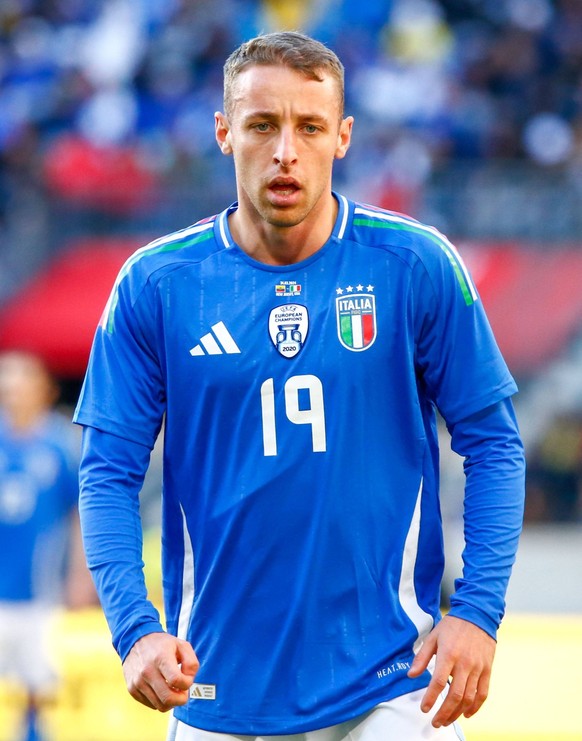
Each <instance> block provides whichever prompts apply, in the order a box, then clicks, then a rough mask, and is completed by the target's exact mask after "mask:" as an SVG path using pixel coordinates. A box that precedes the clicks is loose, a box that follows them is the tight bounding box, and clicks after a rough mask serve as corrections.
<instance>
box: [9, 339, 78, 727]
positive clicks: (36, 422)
mask: <svg viewBox="0 0 582 741" xmlns="http://www.w3.org/2000/svg"><path fill="white" fill-rule="evenodd" d="M56 399H57V386H56V384H55V382H54V380H53V378H52V377H51V376H50V374H49V373H48V371H47V369H46V368H45V366H44V364H43V363H42V362H41V361H40V360H39V359H38V358H37V357H35V356H33V355H29V354H27V353H23V352H17V351H14V352H7V353H4V354H3V355H1V356H0V410H1V415H0V558H1V560H2V568H1V569H0V676H2V677H7V678H10V679H12V680H14V681H16V682H18V683H19V684H20V685H21V686H22V687H23V688H24V690H25V691H26V697H27V707H26V727H25V732H24V738H25V739H26V741H39V739H41V729H40V727H39V722H38V717H37V716H38V712H39V709H41V707H42V705H43V703H45V702H46V701H48V700H50V699H51V698H52V695H53V694H54V691H55V688H56V682H57V675H56V672H55V668H54V666H53V662H52V658H51V656H50V650H49V647H48V645H47V638H48V634H49V631H50V628H51V622H52V618H53V617H54V612H55V608H56V606H57V605H58V604H59V603H60V602H62V601H63V600H65V599H68V598H69V597H72V599H73V600H75V601H76V600H77V599H81V598H82V595H81V594H78V593H77V592H76V589H75V587H74V586H73V585H72V584H71V583H69V586H70V587H71V591H70V592H69V594H66V593H65V591H66V583H67V582H66V574H67V573H68V574H69V575H70V576H71V578H76V579H77V578H78V577H79V575H80V574H81V573H82V572H81V570H79V568H78V563H80V560H79V555H80V553H81V549H80V548H79V547H77V548H76V549H75V545H76V543H78V544H79V545H80V534H79V526H78V514H77V508H76V505H77V499H78V478H77V467H78V461H79V456H78V450H77V449H78V447H79V446H78V440H77V436H76V435H75V434H74V429H72V427H71V424H70V422H69V421H67V418H66V416H64V415H63V414H60V413H58V412H56V411H54V410H53V405H54V403H55V402H56ZM75 537H76V541H75ZM71 554H76V555H77V565H74V564H73V558H72V556H71ZM83 568H84V566H83ZM73 573H74V574H75V577H73V576H72V575H73ZM80 583H81V582H77V585H79V584H80ZM86 586H87V582H86V583H85V585H84V586H83V587H82V589H84V590H86Z"/></svg>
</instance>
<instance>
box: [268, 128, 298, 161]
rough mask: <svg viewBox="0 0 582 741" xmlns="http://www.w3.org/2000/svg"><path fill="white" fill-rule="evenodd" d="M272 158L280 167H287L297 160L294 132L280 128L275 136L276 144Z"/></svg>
mask: <svg viewBox="0 0 582 741" xmlns="http://www.w3.org/2000/svg"><path fill="white" fill-rule="evenodd" d="M273 159H274V160H275V162H276V163H277V164H278V165H281V167H289V166H290V165H292V164H293V163H294V162H296V161H297V147H296V141H295V133H294V132H292V131H289V130H287V129H282V130H281V132H280V134H279V137H278V138H277V145H276V147H275V152H274V154H273Z"/></svg>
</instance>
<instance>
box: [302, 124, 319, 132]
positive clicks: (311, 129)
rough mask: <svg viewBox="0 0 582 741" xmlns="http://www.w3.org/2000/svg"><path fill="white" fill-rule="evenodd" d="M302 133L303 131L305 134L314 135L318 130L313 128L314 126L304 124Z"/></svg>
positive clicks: (315, 127)
mask: <svg viewBox="0 0 582 741" xmlns="http://www.w3.org/2000/svg"><path fill="white" fill-rule="evenodd" d="M303 131H305V133H306V134H316V133H317V132H318V131H319V129H318V128H317V126H315V124H305V126H304V127H303Z"/></svg>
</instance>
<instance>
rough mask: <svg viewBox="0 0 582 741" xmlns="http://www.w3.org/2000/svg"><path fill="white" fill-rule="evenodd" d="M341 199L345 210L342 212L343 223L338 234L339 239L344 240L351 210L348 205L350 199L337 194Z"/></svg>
mask: <svg viewBox="0 0 582 741" xmlns="http://www.w3.org/2000/svg"><path fill="white" fill-rule="evenodd" d="M336 195H337V197H338V198H339V201H340V203H341V206H342V208H343V212H342V223H341V225H340V228H339V231H338V233H337V236H338V239H343V238H344V234H345V233H346V226H347V224H348V215H349V213H350V208H349V205H348V199H347V198H346V197H345V196H342V195H341V194H340V193H337V194H336Z"/></svg>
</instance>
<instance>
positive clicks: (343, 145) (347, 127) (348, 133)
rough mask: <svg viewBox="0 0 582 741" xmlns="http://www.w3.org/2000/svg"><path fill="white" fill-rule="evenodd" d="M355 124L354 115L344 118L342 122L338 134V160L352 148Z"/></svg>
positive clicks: (336, 155) (336, 156) (336, 152)
mask: <svg viewBox="0 0 582 741" xmlns="http://www.w3.org/2000/svg"><path fill="white" fill-rule="evenodd" d="M353 125H354V117H353V116H348V117H347V118H344V119H343V121H342V122H341V123H340V129H339V133H338V135H337V148H336V150H335V158H336V159H338V160H341V159H343V158H344V157H345V156H346V153H347V151H348V149H349V148H350V142H351V140H352V127H353Z"/></svg>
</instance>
